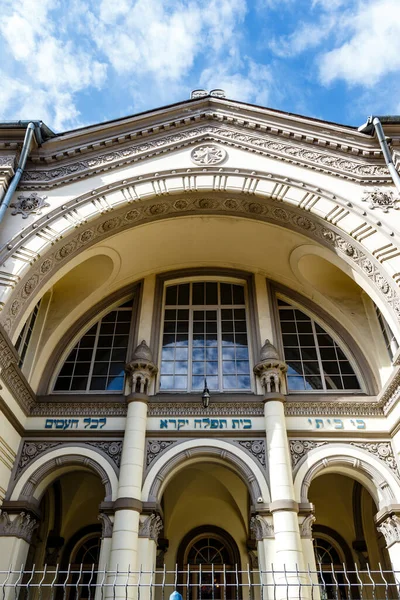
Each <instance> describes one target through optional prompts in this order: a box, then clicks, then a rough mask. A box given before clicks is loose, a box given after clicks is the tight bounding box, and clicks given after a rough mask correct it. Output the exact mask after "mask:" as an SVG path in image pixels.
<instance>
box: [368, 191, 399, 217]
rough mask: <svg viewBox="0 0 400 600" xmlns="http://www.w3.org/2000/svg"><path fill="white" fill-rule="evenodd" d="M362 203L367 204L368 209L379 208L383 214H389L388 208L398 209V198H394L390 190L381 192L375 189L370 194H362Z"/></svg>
mask: <svg viewBox="0 0 400 600" xmlns="http://www.w3.org/2000/svg"><path fill="white" fill-rule="evenodd" d="M362 201H363V202H369V203H370V204H369V208H370V209H371V210H373V209H374V208H381V209H382V210H383V212H389V209H390V208H394V209H396V210H398V209H399V206H398V202H399V197H398V196H395V194H394V193H393V191H392V190H382V189H380V188H375V189H374V190H373V191H372V192H370V191H366V192H364V196H363V198H362Z"/></svg>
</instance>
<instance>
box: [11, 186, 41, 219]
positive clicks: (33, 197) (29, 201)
mask: <svg viewBox="0 0 400 600" xmlns="http://www.w3.org/2000/svg"><path fill="white" fill-rule="evenodd" d="M46 199H47V196H39V194H38V193H37V192H32V193H31V194H29V196H18V200H17V201H16V202H14V203H13V204H10V207H11V208H13V209H14V210H13V212H12V213H11V214H12V215H22V218H23V219H27V218H28V217H29V215H41V214H42V208H47V207H48V206H50V204H49V203H48V202H46Z"/></svg>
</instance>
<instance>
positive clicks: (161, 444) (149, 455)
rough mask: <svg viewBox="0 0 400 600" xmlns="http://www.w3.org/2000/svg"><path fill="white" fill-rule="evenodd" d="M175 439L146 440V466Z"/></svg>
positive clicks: (173, 442)
mask: <svg viewBox="0 0 400 600" xmlns="http://www.w3.org/2000/svg"><path fill="white" fill-rule="evenodd" d="M176 442H177V440H147V447H146V467H149V466H150V465H151V464H152V463H153V462H154V461H155V460H156V459H157V458H159V456H160V455H161V454H162V453H163V452H164V451H165V450H167V449H168V448H169V447H170V446H172V445H173V444H176Z"/></svg>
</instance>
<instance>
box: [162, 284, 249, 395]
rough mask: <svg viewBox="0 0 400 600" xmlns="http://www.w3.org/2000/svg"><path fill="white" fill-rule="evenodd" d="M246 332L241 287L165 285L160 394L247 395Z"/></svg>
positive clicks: (247, 357)
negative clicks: (206, 391)
mask: <svg viewBox="0 0 400 600" xmlns="http://www.w3.org/2000/svg"><path fill="white" fill-rule="evenodd" d="M247 329H248V327H247V315H246V300H245V286H244V285H239V284H234V283H222V282H217V281H206V282H204V281H195V282H190V283H180V284H177V285H167V286H166V288H165V301H164V321H163V338H162V348H161V370H160V391H162V392H164V391H180V392H195V391H197V392H199V391H201V390H202V389H203V388H204V382H205V379H207V385H208V387H209V388H210V390H215V391H219V392H225V391H250V390H251V378H250V361H249V345H248V337H247Z"/></svg>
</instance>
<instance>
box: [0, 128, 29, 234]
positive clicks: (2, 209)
mask: <svg viewBox="0 0 400 600" xmlns="http://www.w3.org/2000/svg"><path fill="white" fill-rule="evenodd" d="M34 132H35V124H34V123H28V125H27V127H26V132H25V138H24V143H23V145H22V150H21V155H20V157H19V162H18V167H17V170H16V171H15V174H14V177H13V178H12V180H11V183H10V185H9V186H8V190H7V192H6V194H5V196H4V198H3V202H2V203H1V205H0V223H1V222H2V220H3V219H4V216H5V214H6V210H7V208H8V206H9V204H10V202H11V198H12V197H13V194H14V192H15V190H16V189H17V186H18V184H19V182H20V179H21V177H22V173H23V172H24V168H25V165H26V160H27V158H28V154H29V150H30V147H31V141H32V137H33V134H34Z"/></svg>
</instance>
